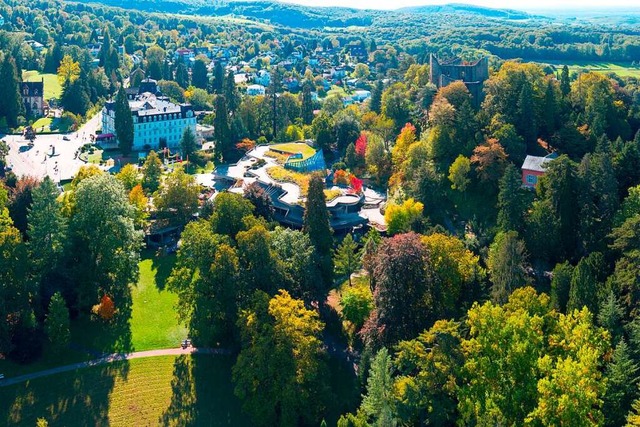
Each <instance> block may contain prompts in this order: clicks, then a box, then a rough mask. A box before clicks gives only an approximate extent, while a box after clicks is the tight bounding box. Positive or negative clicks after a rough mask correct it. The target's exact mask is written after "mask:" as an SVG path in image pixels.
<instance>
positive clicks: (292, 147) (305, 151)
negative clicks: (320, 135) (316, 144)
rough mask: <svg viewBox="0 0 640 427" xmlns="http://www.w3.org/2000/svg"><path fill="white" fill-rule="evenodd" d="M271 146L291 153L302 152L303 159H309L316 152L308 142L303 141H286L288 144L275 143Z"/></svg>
mask: <svg viewBox="0 0 640 427" xmlns="http://www.w3.org/2000/svg"><path fill="white" fill-rule="evenodd" d="M270 147H271V148H275V149H276V150H281V151H285V152H287V153H291V154H295V153H300V154H302V158H303V159H308V158H309V157H311V156H313V155H314V154H316V150H314V149H313V148H311V147H309V146H308V145H307V144H305V143H302V142H289V143H286V144H273V145H271V146H270Z"/></svg>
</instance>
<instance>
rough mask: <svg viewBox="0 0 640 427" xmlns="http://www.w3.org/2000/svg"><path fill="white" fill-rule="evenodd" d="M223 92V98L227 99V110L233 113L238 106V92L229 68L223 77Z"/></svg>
mask: <svg viewBox="0 0 640 427" xmlns="http://www.w3.org/2000/svg"><path fill="white" fill-rule="evenodd" d="M223 93H224V97H225V100H226V101H227V110H228V111H229V113H231V114H234V115H235V112H236V110H237V109H238V107H239V106H240V94H239V93H238V90H237V89H236V81H235V78H234V77H233V71H231V70H229V74H227V78H226V79H224V85H223Z"/></svg>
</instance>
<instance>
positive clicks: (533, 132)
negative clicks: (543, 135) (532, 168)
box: [516, 80, 538, 147]
mask: <svg viewBox="0 0 640 427" xmlns="http://www.w3.org/2000/svg"><path fill="white" fill-rule="evenodd" d="M516 128H517V129H518V133H519V134H520V135H522V137H523V138H524V140H525V142H526V143H527V146H528V147H532V146H533V145H534V144H535V142H536V137H537V136H538V124H537V123H536V111H535V103H534V99H533V89H532V87H531V83H529V81H528V80H525V81H524V82H523V84H522V91H521V92H520V97H519V98H518V111H517V115H516Z"/></svg>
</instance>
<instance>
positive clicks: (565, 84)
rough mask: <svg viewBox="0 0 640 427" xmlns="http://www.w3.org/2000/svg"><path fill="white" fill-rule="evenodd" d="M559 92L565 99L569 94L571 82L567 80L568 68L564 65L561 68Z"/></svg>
mask: <svg viewBox="0 0 640 427" xmlns="http://www.w3.org/2000/svg"><path fill="white" fill-rule="evenodd" d="M560 92H562V96H563V97H565V98H566V96H567V95H569V93H571V82H570V80H569V67H567V66H566V65H565V66H564V67H562V73H561V74H560Z"/></svg>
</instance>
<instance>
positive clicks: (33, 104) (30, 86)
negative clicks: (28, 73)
mask: <svg viewBox="0 0 640 427" xmlns="http://www.w3.org/2000/svg"><path fill="white" fill-rule="evenodd" d="M20 95H22V102H23V103H24V109H25V111H26V113H27V116H28V117H42V116H44V110H45V102H44V79H43V80H42V81H39V82H22V83H20Z"/></svg>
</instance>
